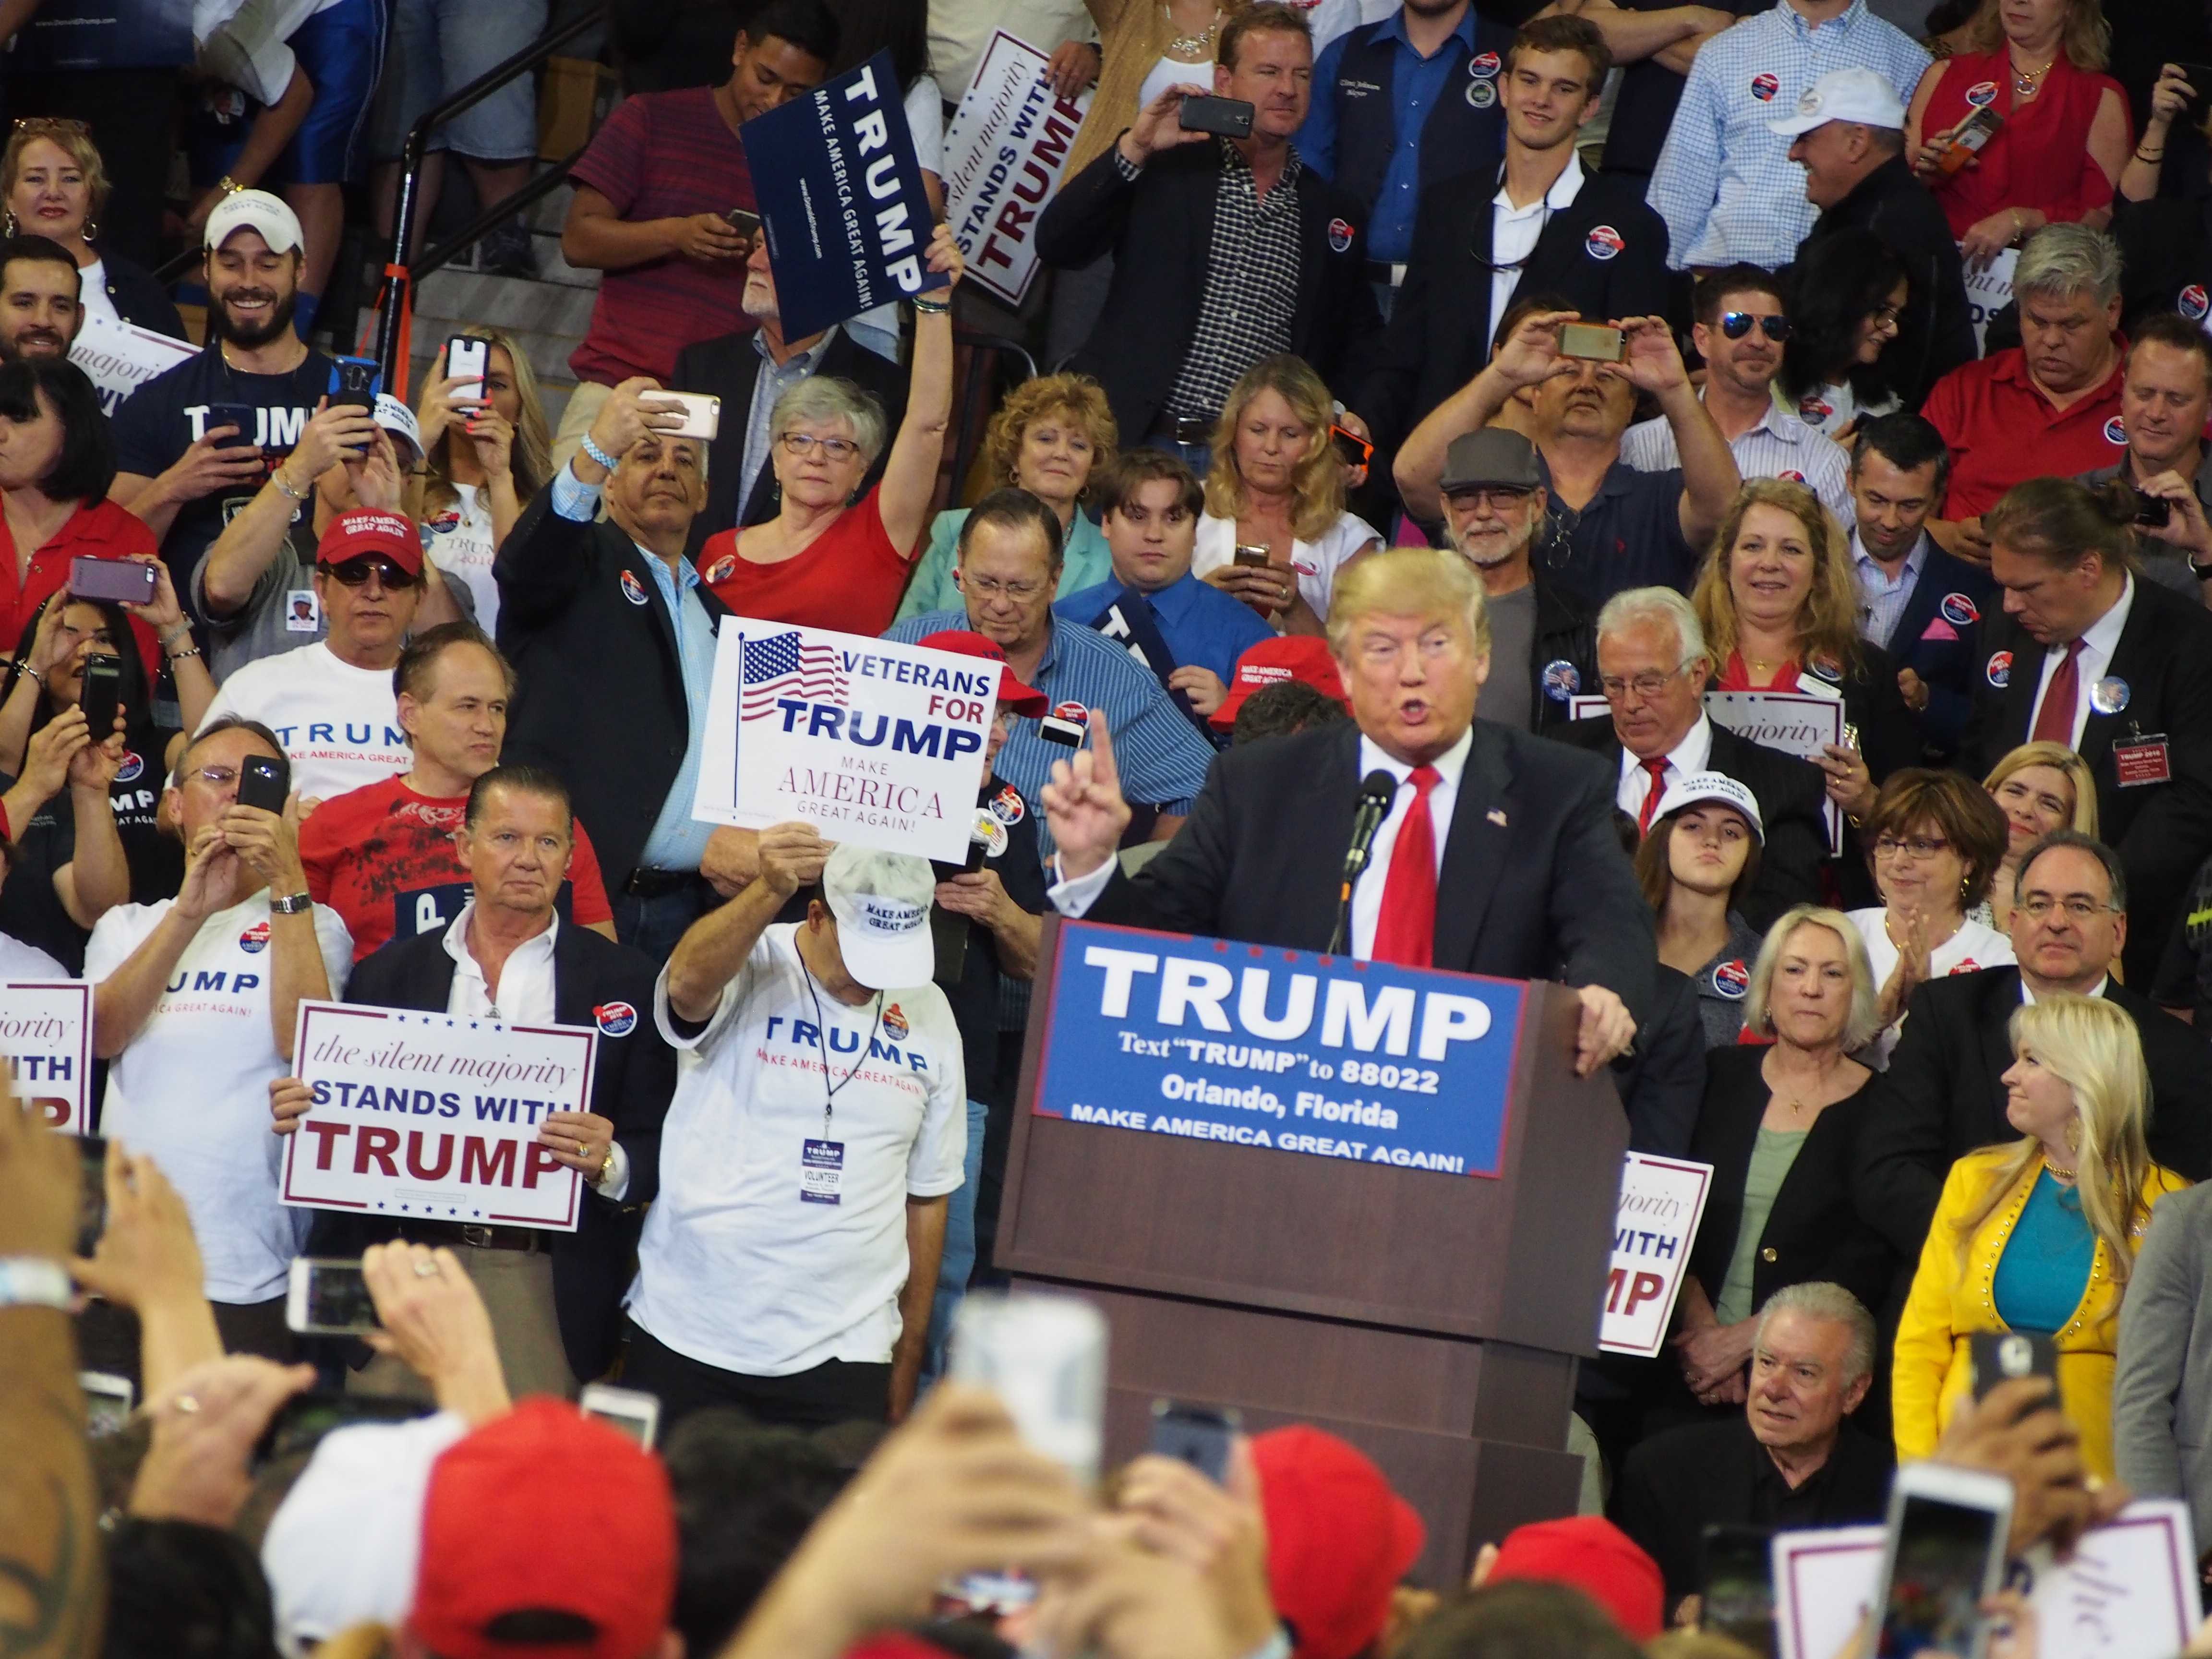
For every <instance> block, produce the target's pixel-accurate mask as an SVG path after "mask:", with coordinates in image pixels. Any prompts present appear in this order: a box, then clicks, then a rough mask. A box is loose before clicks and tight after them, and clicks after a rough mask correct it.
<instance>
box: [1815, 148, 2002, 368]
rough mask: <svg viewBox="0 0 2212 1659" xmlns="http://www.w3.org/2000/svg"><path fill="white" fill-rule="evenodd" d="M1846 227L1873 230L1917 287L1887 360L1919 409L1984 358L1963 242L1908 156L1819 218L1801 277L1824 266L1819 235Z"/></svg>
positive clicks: (1874, 174) (1856, 187) (1883, 168)
mask: <svg viewBox="0 0 2212 1659" xmlns="http://www.w3.org/2000/svg"><path fill="white" fill-rule="evenodd" d="M1846 228H1856V229H1859V230H1868V231H1872V232H1873V233H1874V234H1875V235H1876V236H1878V237H1880V238H1881V240H1882V242H1883V243H1884V244H1885V245H1886V246H1887V247H1888V249H1889V251H1890V252H1893V253H1894V254H1895V255H1897V257H1898V258H1899V259H1900V260H1901V261H1903V262H1904V265H1905V282H1906V284H1907V286H1908V288H1909V289H1910V292H1909V294H1908V295H1907V297H1906V299H1905V313H1904V314H1903V315H1902V316H1900V317H1899V319H1897V338H1896V339H1895V340H1893V341H1892V342H1891V343H1890V347H1889V349H1888V350H1887V351H1885V352H1884V353H1883V354H1882V361H1883V364H1884V367H1885V369H1886V370H1887V379H1888V380H1889V383H1890V386H1891V388H1892V389H1893V390H1894V391H1895V392H1896V393H1897V395H1898V396H1899V398H1903V399H1904V401H1905V407H1906V408H1907V409H1917V408H1919V407H1920V405H1921V404H1922V403H1923V401H1924V400H1925V399H1926V398H1927V396H1928V392H1929V388H1930V387H1931V386H1934V385H1935V384H1936V381H1938V380H1942V378H1943V377H1944V376H1945V375H1946V374H1949V373H1950V372H1951V371H1952V370H1953V369H1954V368H1958V367H1959V365H1960V364H1961V363H1970V362H1973V361H1974V359H1975V358H1976V357H1977V356H1979V355H1980V354H1979V353H1978V351H1976V350H1975V349H1974V324H1973V314H1972V312H1971V311H1969V310H1968V308H1967V306H1966V265H1965V264H1964V263H1963V262H1962V261H1961V260H1960V258H1959V244H1958V242H1957V241H1956V240H1954V238H1953V237H1952V235H1951V227H1950V224H1949V222H1948V221H1947V220H1946V219H1945V218H1944V217H1943V210H1942V207H1941V206H1939V205H1938V204H1937V203H1936V198H1935V197H1934V196H1933V195H1931V194H1930V193H1929V189H1928V186H1927V185H1923V184H1922V183H1921V182H1920V181H1919V180H1918V179H1916V178H1914V177H1913V176H1912V169H1911V167H1907V166H1906V165H1905V158H1904V157H1903V156H1902V155H1893V156H1891V157H1890V159H1889V160H1888V161H1884V162H1883V163H1882V164H1881V166H1880V167H1876V168H1875V170H1874V171H1873V172H1872V173H1869V174H1867V176H1866V177H1865V178H1863V179H1860V180H1859V181H1858V183H1857V185H1854V186H1853V187H1852V189H1851V192H1850V194H1849V195H1848V196H1846V197H1844V199H1843V200H1842V201H1840V202H1838V203H1837V204H1835V205H1834V206H1833V207H1832V208H1828V209H1826V210H1825V211H1823V212H1822V213H1821V215H1820V217H1819V218H1818V219H1817V220H1815V221H1814V224H1813V234H1811V235H1810V236H1808V237H1807V238H1806V239H1805V245H1804V246H1803V247H1802V248H1801V249H1799V250H1798V255H1797V263H1798V270H1799V276H1800V280H1801V281H1802V278H1803V275H1804V273H1805V271H1806V270H1807V269H1808V267H1812V266H1815V265H1817V264H1818V263H1819V255H1818V252H1817V251H1816V247H1815V245H1816V244H1817V243H1818V242H1819V240H1820V238H1821V237H1823V236H1825V235H1826V234H1828V233H1829V232H1831V231H1835V230H1843V229H1846Z"/></svg>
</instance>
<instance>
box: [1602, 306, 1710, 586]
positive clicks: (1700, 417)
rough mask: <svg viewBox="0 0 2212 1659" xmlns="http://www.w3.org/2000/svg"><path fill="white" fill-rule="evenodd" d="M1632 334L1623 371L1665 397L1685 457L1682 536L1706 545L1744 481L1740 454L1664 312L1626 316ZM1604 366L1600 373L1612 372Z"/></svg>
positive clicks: (1625, 326)
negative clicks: (1696, 383) (1700, 389)
mask: <svg viewBox="0 0 2212 1659" xmlns="http://www.w3.org/2000/svg"><path fill="white" fill-rule="evenodd" d="M1616 326H1618V327H1619V328H1620V330H1621V331H1622V332H1623V333H1624V334H1626V336H1627V337H1628V338H1627V349H1626V355H1625V356H1623V358H1622V360H1621V363H1620V370H1619V372H1620V373H1621V374H1625V375H1626V377H1627V379H1628V380H1629V382H1630V384H1631V385H1632V386H1635V387H1636V388H1637V389H1638V391H1642V392H1650V393H1651V395H1652V396H1653V397H1655V398H1657V399H1658V400H1659V407H1660V409H1661V410H1662V412H1663V413H1664V414H1665V415H1666V416H1667V424H1668V427H1669V428H1671V429H1672V430H1673V432H1674V442H1675V446H1676V447H1677V448H1678V449H1679V450H1680V453H1681V457H1682V500H1681V503H1680V507H1679V508H1678V511H1679V513H1680V523H1681V526H1682V539H1683V540H1684V541H1686V542H1687V543H1688V544H1690V545H1691V546H1692V547H1693V548H1702V547H1704V546H1705V544H1706V543H1707V542H1708V541H1710V540H1711V539H1712V534H1713V532H1714V531H1716V530H1717V529H1718V528H1719V527H1720V522H1721V520H1722V519H1723V517H1725V516H1726V515H1727V513H1728V509H1729V502H1730V501H1734V500H1735V492H1736V491H1737V489H1739V488H1741V485H1742V483H1743V477H1742V475H1741V473H1739V472H1738V471H1736V465H1735V452H1733V451H1732V450H1730V449H1729V447H1728V440H1727V439H1725V438H1723V437H1722V436H1721V429H1720V428H1718V427H1717V426H1715V425H1714V424H1713V417H1712V416H1711V415H1709V414H1707V413H1706V412H1705V404H1703V403H1701V402H1700V401H1699V398H1698V394H1697V390H1696V388H1695V387H1693V386H1691V384H1690V376H1689V373H1688V371H1687V370H1686V369H1685V368H1683V366H1682V354H1681V353H1680V351H1679V350H1677V349H1675V345H1674V331H1672V330H1671V329H1669V328H1668V326H1667V319H1665V318H1663V317H1624V318H1622V319H1620V322H1619V323H1618V324H1617V325H1616ZM1612 372H1613V371H1612V370H1601V371H1600V373H1612Z"/></svg>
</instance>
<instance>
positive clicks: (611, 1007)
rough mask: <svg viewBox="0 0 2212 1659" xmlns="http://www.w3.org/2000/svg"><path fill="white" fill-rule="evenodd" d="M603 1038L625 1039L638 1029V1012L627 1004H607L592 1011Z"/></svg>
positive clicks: (593, 1020)
mask: <svg viewBox="0 0 2212 1659" xmlns="http://www.w3.org/2000/svg"><path fill="white" fill-rule="evenodd" d="M592 1023H593V1024H596V1025H597V1026H598V1027H599V1034H600V1035H601V1036H611V1037H625V1036H629V1034H630V1033H631V1032H632V1031H634V1030H636V1029H637V1010H636V1009H635V1008H633V1007H631V1006H630V1005H629V1004H628V1003H627V1002H607V1003H602V1004H601V1005H600V1006H598V1007H596V1008H594V1009H592Z"/></svg>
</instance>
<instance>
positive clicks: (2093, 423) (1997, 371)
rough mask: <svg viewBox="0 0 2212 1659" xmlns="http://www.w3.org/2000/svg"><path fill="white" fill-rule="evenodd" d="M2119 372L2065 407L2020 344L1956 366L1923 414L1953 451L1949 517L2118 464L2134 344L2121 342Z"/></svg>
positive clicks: (2116, 362)
mask: <svg viewBox="0 0 2212 1659" xmlns="http://www.w3.org/2000/svg"><path fill="white" fill-rule="evenodd" d="M2118 348H2119V349H2118V354H2117V355H2116V356H2114V358H2113V360H2112V373H2111V374H2109V375H2107V376H2106V379H2105V383H2104V385H2102V386H2099V387H2098V388H2097V389H2096V390H2095V391H2094V392H2090V393H2089V394H2088V395H2087V397H2084V398H2079V399H2077V400H2076V401H2075V402H2074V403H2072V404H2069V405H2068V406H2067V407H2066V408H2065V409H2063V410H2057V409H2053V408H2052V407H2051V400H2050V399H2049V398H2045V396H2044V395H2043V394H2042V393H2041V392H2039V391H2037V390H2036V389H2035V383H2034V382H2033V380H2029V379H2028V377H2027V358H2026V357H2025V356H2022V355H2021V349H2020V348H2019V347H2018V346H2015V347H2014V348H2012V349H2010V350H2009V351H2000V352H1998V353H1996V355H1995V356H1990V357H1984V358H1983V359H1982V360H1981V362H1978V363H1966V364H1963V365H1961V366H1960V368H1954V369H1953V370H1952V371H1951V372H1950V373H1949V374H1946V375H1945V376H1944V377H1943V378H1942V380H1938V381H1936V388H1935V390H1934V391H1932V392H1929V394H1928V401H1927V403H1925V404H1923V405H1922V406H1921V410H1920V412H1921V413H1922V414H1923V415H1924V416H1927V417H1928V419H1929V422H1931V423H1932V424H1933V425H1934V427H1935V428H1936V430H1937V431H1938V432H1940V433H1942V435H1943V441H1944V442H1945V443H1946V444H1948V446H1949V447H1950V450H1951V493H1950V495H1949V496H1948V499H1947V500H1946V501H1945V504H1944V507H1943V516H1944V517H1945V518H1947V519H1971V518H1972V517H1974V516H1975V515H1976V514H1978V513H1985V512H1987V511H1988V510H1989V509H1990V507H1995V506H1996V504H1997V498H1998V497H1999V496H2001V495H2003V494H2004V493H2005V491H2006V490H2008V489H2011V488H2012V487H2013V486H2014V485H2015V484H2016V483H2022V482H2024V481H2025V480H2027V479H2029V478H2070V477H2074V476H2075V474H2076V473H2081V472H2087V471H2092V470H2093V469H2094V468H2097V467H2100V466H2114V465H2118V463H2119V462H2120V460H2121V459H2122V458H2123V457H2124V456H2125V455H2126V453H2127V440H2126V438H2125V436H2124V435H2123V433H2122V432H2121V429H2120V381H2121V379H2122V375H2123V369H2124V360H2125V358H2126V356H2127V350H2128V343H2127V342H2126V341H2125V340H2124V339H2123V340H2120V341H2118Z"/></svg>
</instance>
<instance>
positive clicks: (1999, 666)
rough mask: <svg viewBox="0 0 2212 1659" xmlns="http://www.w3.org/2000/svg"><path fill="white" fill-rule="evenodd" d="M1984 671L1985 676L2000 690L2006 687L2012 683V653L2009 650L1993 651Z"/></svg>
mask: <svg viewBox="0 0 2212 1659" xmlns="http://www.w3.org/2000/svg"><path fill="white" fill-rule="evenodd" d="M1982 672H1983V675H1984V678H1987V679H1988V681H1989V683H1990V684H1991V685H1994V686H1995V687H1996V689H1997V690H2000V691H2002V690H2004V689H2005V687H2007V686H2008V685H2010V684H2012V653H2011V652H2009V651H1993V652H1991V653H1990V661H1989V666H1988V667H1986V668H1984V670H1983V671H1982Z"/></svg>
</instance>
